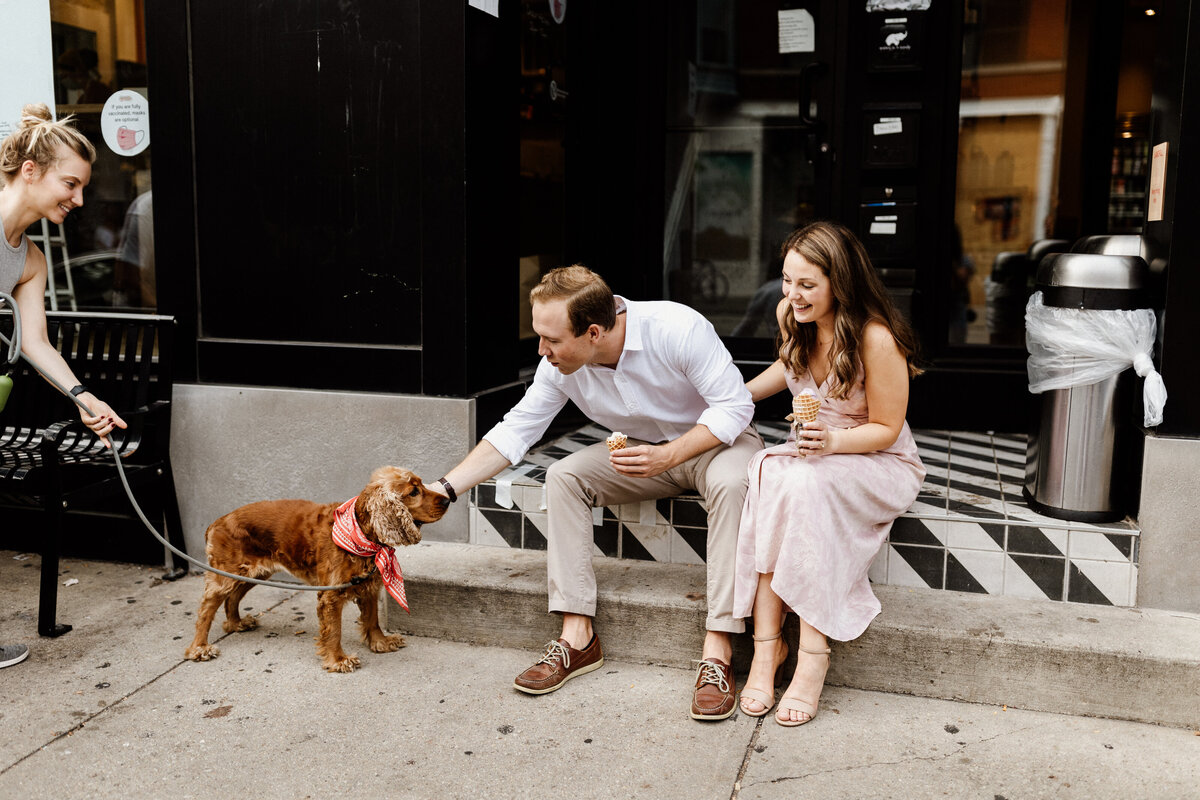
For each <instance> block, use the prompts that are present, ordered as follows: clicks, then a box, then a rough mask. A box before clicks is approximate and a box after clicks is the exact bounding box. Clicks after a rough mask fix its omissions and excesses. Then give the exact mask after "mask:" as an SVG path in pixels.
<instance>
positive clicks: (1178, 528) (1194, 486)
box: [1137, 436, 1200, 613]
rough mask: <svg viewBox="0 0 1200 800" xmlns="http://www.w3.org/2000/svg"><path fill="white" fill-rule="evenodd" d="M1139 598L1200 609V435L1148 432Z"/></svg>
mask: <svg viewBox="0 0 1200 800" xmlns="http://www.w3.org/2000/svg"><path fill="white" fill-rule="evenodd" d="M1138 522H1139V523H1140V525H1141V529H1142V535H1141V551H1140V558H1139V567H1138V597H1137V604H1138V605H1139V606H1144V607H1146V608H1163V609H1169V610H1172V611H1188V612H1191V613H1200V440H1197V439H1167V438H1159V437H1154V436H1151V437H1147V439H1146V453H1145V457H1144V460H1143V462H1142V501H1141V509H1140V511H1139V513H1138Z"/></svg>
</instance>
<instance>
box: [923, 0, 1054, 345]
mask: <svg viewBox="0 0 1200 800" xmlns="http://www.w3.org/2000/svg"><path fill="white" fill-rule="evenodd" d="M964 8H965V10H966V17H965V19H964V25H963V32H964V35H963V74H962V94H961V102H960V106H959V109H960V110H959V139H958V190H957V195H956V198H955V200H956V202H955V215H954V217H955V227H956V231H955V236H956V245H957V246H956V248H955V256H956V257H955V263H954V269H953V270H952V271H951V277H950V280H951V293H950V296H951V307H950V317H949V327H948V331H947V334H948V340H949V342H950V344H992V345H1008V346H1023V345H1024V334H1025V321H1024V314H1025V301H1026V299H1027V298H1028V296H1029V292H1030V291H1031V287H1032V281H1033V275H1032V274H1031V272H1030V269H1029V261H1028V259H1027V258H1026V257H1025V253H1026V251H1027V250H1028V249H1029V246H1030V245H1031V244H1033V242H1034V241H1036V240H1039V239H1044V238H1047V237H1048V236H1050V235H1051V231H1052V230H1053V221H1052V218H1051V217H1052V214H1053V205H1054V197H1055V193H1056V191H1057V186H1056V182H1057V177H1058V176H1057V174H1056V170H1057V164H1058V141H1059V129H1060V119H1061V115H1062V109H1063V92H1064V76H1065V70H1066V52H1065V47H1066V45H1065V42H1066V40H1067V3H1066V0H1044V1H1043V2H1037V3H1034V2H1030V0H1022V1H1021V2H1012V0H971V2H968V3H966V4H965V6H964Z"/></svg>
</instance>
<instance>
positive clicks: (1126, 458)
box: [1023, 252, 1149, 522]
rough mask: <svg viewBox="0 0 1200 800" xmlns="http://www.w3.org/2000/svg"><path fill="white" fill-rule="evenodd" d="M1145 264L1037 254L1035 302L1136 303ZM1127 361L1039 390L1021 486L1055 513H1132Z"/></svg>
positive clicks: (1136, 458)
mask: <svg viewBox="0 0 1200 800" xmlns="http://www.w3.org/2000/svg"><path fill="white" fill-rule="evenodd" d="M1148 274H1149V267H1148V266H1147V264H1146V262H1145V260H1144V259H1142V258H1141V257H1138V256H1134V255H1111V254H1100V253H1079V252H1072V253H1054V254H1052V255H1048V256H1046V257H1045V258H1044V259H1042V261H1041V263H1040V264H1039V265H1038V271H1037V289H1038V290H1039V291H1041V292H1042V304H1043V305H1045V306H1047V307H1056V308H1062V309H1101V310H1103V309H1129V310H1131V309H1141V308H1145V307H1146V306H1147V304H1148V300H1147V292H1146V287H1147V280H1148ZM1135 378H1136V375H1135V374H1134V372H1133V371H1132V370H1131V369H1126V370H1124V371H1123V372H1121V373H1119V374H1117V375H1113V376H1112V377H1109V378H1106V379H1104V380H1101V381H1100V382H1098V383H1091V384H1087V385H1084V386H1073V387H1071V388H1067V389H1053V390H1049V391H1046V392H1043V393H1042V401H1041V407H1040V410H1039V411H1040V413H1038V412H1035V413H1034V414H1033V420H1032V422H1033V425H1032V426H1031V433H1030V437H1029V441H1028V445H1027V452H1026V464H1025V486H1024V490H1023V494H1024V496H1025V499H1026V501H1028V503H1029V505H1030V507H1032V508H1033V509H1034V510H1035V511H1038V512H1039V513H1042V514H1045V515H1047V516H1051V517H1055V518H1058V519H1066V520H1074V521H1080V522H1113V521H1116V520H1119V519H1122V518H1123V517H1124V516H1125V515H1126V514H1133V513H1136V504H1137V499H1138V497H1137V496H1138V486H1139V484H1140V476H1141V447H1142V437H1140V436H1138V435H1137V433H1138V431H1137V428H1136V417H1135V408H1136V405H1135V399H1136V396H1135V385H1134V384H1135Z"/></svg>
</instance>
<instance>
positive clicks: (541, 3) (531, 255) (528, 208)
mask: <svg viewBox="0 0 1200 800" xmlns="http://www.w3.org/2000/svg"><path fill="white" fill-rule="evenodd" d="M566 7H567V4H566V3H563V2H557V3H556V2H549V1H548V0H522V1H521V102H520V119H521V122H520V138H521V182H520V185H521V188H520V203H521V214H520V218H521V231H520V247H521V251H520V252H521V267H520V268H521V278H520V296H519V297H518V298H516V301H517V303H518V307H519V308H520V331H521V333H520V336H521V339H522V340H535V339H536V338H537V337H536V335H535V334H534V332H533V321H532V312H531V309H530V305H529V292H530V290H531V289H533V287H534V286H536V285H537V283H538V281H539V280H540V279H541V277H542V275H544V274H546V272H548V271H549V270H551V269H553V268H554V267H559V266H563V265H564V263H565V243H566V228H567V223H566V214H567V149H566V132H567V110H568V108H569V102H568V98H569V97H570V87H569V85H568V82H567V13H566Z"/></svg>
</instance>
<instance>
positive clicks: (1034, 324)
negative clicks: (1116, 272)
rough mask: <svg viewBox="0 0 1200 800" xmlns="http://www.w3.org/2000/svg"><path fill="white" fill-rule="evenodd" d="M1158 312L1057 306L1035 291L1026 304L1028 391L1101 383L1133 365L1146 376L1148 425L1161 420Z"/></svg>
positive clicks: (1164, 401) (1163, 387)
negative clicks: (1156, 363)
mask: <svg viewBox="0 0 1200 800" xmlns="http://www.w3.org/2000/svg"><path fill="white" fill-rule="evenodd" d="M1155 327H1156V326H1155V321H1154V312H1153V311H1152V310H1151V309H1149V308H1139V309H1133V310H1128V311H1126V310H1113V311H1107V310H1099V309H1090V308H1055V307H1053V306H1047V305H1043V304H1042V293H1041V292H1034V293H1033V296H1032V297H1030V298H1029V303H1028V304H1027V305H1026V306H1025V344H1026V346H1027V347H1028V349H1029V362H1028V369H1029V391H1031V392H1033V393H1034V394H1041V393H1042V392H1048V391H1050V390H1052V389H1070V388H1071V387H1073V386H1087V385H1088V384H1092V383H1099V382H1100V381H1102V380H1104V379H1105V378H1108V377H1111V376H1113V375H1117V374H1119V373H1121V372H1124V371H1125V370H1127V369H1129V367H1133V368H1134V370H1136V371H1137V374H1138V375H1140V376H1142V377H1143V378H1145V385H1144V386H1143V388H1142V404H1143V411H1144V416H1145V424H1146V427H1154V426H1155V425H1158V424H1159V423H1161V422H1162V418H1163V406H1165V405H1166V404H1167V387H1166V385H1165V384H1164V383H1163V379H1162V376H1161V375H1159V374H1158V371H1157V370H1155V369H1154V361H1153V360H1152V358H1151V354H1152V353H1153V352H1154V349H1153V348H1154V334H1155Z"/></svg>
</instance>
